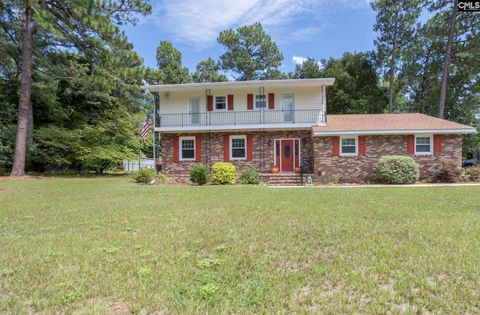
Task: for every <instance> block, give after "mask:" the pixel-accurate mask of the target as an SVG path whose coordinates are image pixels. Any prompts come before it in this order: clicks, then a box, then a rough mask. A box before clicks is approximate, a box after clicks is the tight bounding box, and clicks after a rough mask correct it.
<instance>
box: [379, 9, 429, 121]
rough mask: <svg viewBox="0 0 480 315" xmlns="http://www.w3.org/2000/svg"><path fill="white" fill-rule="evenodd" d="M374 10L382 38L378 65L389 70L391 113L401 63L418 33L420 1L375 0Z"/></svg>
mask: <svg viewBox="0 0 480 315" xmlns="http://www.w3.org/2000/svg"><path fill="white" fill-rule="evenodd" d="M372 8H373V9H374V10H375V11H377V17H376V22H375V25H374V27H373V30H374V31H376V32H378V33H379V35H378V37H377V39H376V40H375V45H376V46H377V53H378V56H377V57H378V59H379V63H380V64H382V65H384V66H386V68H387V69H388V76H389V79H388V81H389V96H388V111H389V112H392V111H393V110H394V105H395V104H394V98H395V76H396V75H397V69H398V62H399V60H401V59H402V57H403V55H404V47H405V46H406V45H408V43H409V41H411V39H412V36H413V34H414V32H415V23H416V21H417V19H418V17H419V15H420V12H421V6H420V0H402V1H398V0H376V1H374V2H372Z"/></svg>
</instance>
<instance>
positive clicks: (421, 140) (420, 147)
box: [415, 135, 433, 155]
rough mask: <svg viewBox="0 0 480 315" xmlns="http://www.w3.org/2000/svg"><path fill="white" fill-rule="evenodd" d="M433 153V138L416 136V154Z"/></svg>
mask: <svg viewBox="0 0 480 315" xmlns="http://www.w3.org/2000/svg"><path fill="white" fill-rule="evenodd" d="M432 151H433V150H432V136H430V135H428V136H425V135H421V136H415V154H418V155H429V154H432Z"/></svg>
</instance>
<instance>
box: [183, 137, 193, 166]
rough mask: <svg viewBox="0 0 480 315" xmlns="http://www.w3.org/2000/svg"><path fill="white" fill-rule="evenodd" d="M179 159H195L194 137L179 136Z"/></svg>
mask: <svg viewBox="0 0 480 315" xmlns="http://www.w3.org/2000/svg"><path fill="white" fill-rule="evenodd" d="M180 160H182V161H194V160H195V137H180Z"/></svg>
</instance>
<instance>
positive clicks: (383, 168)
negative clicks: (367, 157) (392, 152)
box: [377, 156, 420, 184]
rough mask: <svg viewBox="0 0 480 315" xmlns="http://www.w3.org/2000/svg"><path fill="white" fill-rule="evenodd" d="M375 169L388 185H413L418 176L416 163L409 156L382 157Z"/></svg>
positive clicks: (418, 171)
mask: <svg viewBox="0 0 480 315" xmlns="http://www.w3.org/2000/svg"><path fill="white" fill-rule="evenodd" d="M377 168H378V172H379V173H380V176H382V178H383V180H385V182H387V183H389V184H411V183H415V182H416V181H417V180H418V178H419V176H420V170H419V168H418V164H417V162H415V160H413V159H412V158H411V157H409V156H384V157H382V158H381V159H380V160H379V161H378V165H377Z"/></svg>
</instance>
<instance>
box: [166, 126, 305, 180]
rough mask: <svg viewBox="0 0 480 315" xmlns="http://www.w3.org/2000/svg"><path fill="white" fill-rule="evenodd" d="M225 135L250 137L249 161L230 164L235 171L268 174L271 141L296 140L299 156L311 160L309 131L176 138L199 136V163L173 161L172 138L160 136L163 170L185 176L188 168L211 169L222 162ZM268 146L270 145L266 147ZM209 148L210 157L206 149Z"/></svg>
mask: <svg viewBox="0 0 480 315" xmlns="http://www.w3.org/2000/svg"><path fill="white" fill-rule="evenodd" d="M225 134H229V135H247V134H252V135H253V144H252V146H253V156H252V160H251V161H230V162H231V163H233V164H234V165H235V166H236V167H237V169H238V170H239V171H241V170H242V169H245V168H247V167H253V168H255V169H256V170H257V171H259V172H265V173H268V172H270V169H271V167H272V166H273V153H274V152H273V149H274V143H275V142H274V139H279V138H300V143H301V151H302V156H305V157H307V156H310V157H313V147H312V138H311V131H310V130H295V131H293V130H291V131H266V132H245V133H242V132H234V133H222V132H215V133H208V134H207V133H201V134H176V136H196V135H201V136H202V149H201V162H191V161H180V162H178V163H174V161H173V137H174V136H175V135H174V134H162V135H161V139H160V143H161V148H162V158H163V165H164V169H165V170H167V171H168V172H169V173H170V174H172V175H174V176H178V175H180V176H181V175H187V174H188V172H189V170H190V168H191V167H192V166H193V165H196V164H200V163H201V164H204V165H207V166H211V165H213V164H214V163H216V162H223V136H224V135H225ZM269 142H270V144H269ZM209 147H210V154H208V148H209Z"/></svg>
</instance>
